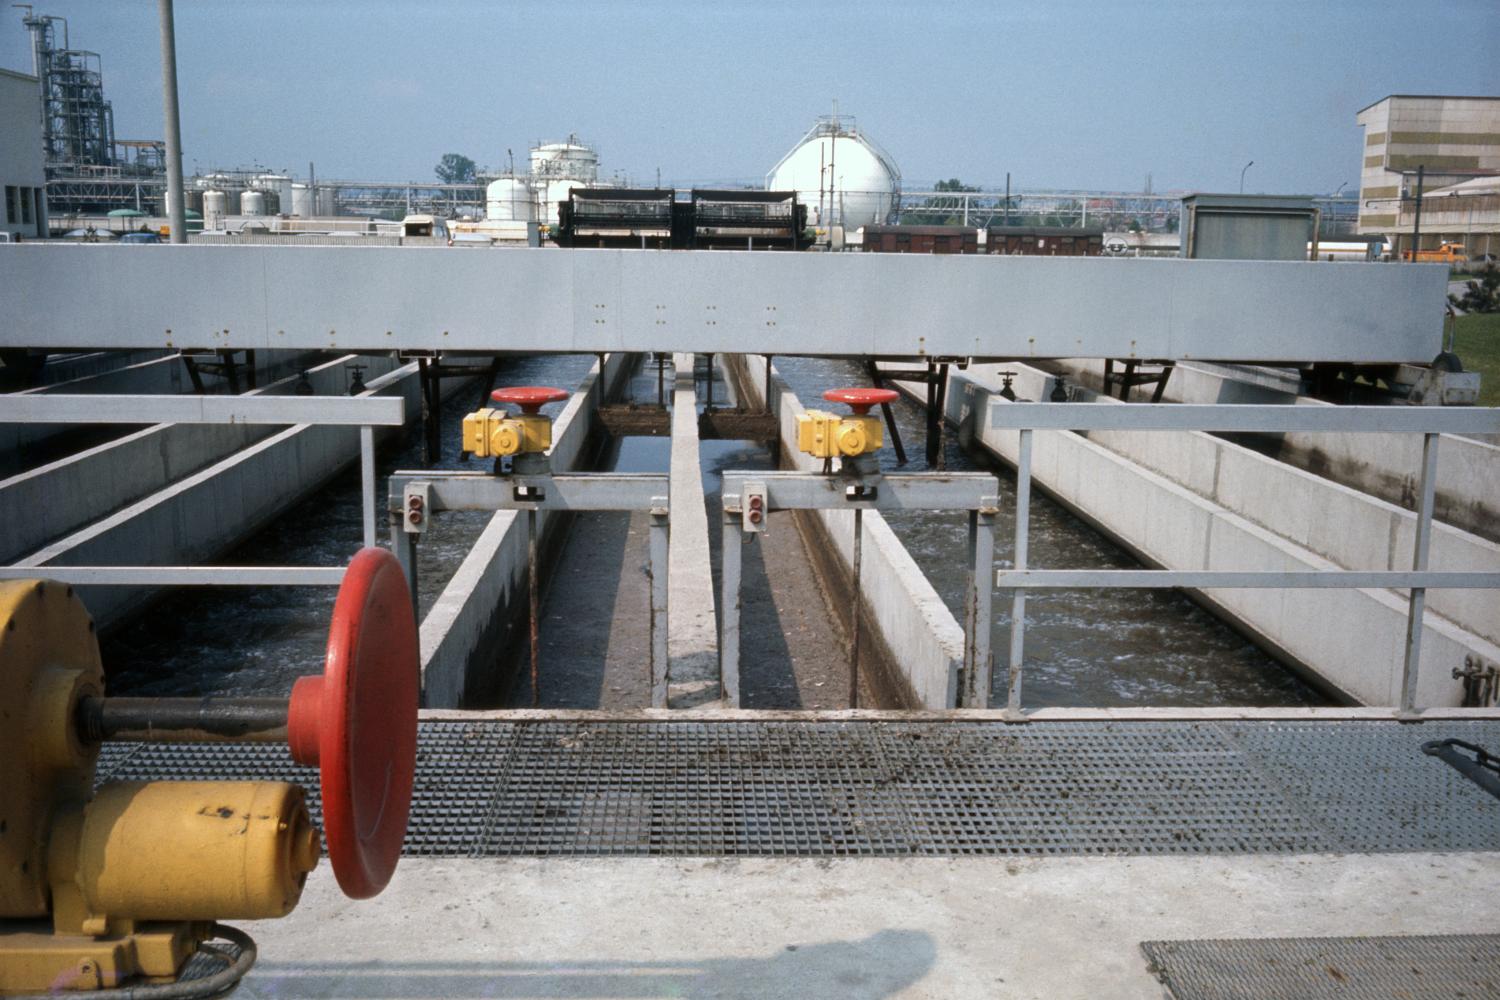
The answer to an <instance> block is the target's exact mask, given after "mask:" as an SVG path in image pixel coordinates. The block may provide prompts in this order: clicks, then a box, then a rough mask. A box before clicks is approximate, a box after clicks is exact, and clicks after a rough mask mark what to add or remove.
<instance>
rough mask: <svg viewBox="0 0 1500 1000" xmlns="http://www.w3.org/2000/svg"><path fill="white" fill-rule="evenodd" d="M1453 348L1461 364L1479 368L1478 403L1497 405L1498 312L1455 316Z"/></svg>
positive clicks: (1499, 391)
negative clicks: (1455, 328)
mask: <svg viewBox="0 0 1500 1000" xmlns="http://www.w3.org/2000/svg"><path fill="white" fill-rule="evenodd" d="M1453 350H1454V351H1455V352H1456V353H1457V354H1458V356H1459V357H1460V358H1462V359H1463V363H1464V368H1466V369H1468V370H1469V371H1475V372H1479V373H1480V376H1481V379H1480V383H1479V405H1480V406H1500V313H1470V314H1469V315H1467V316H1460V317H1458V330H1457V331H1456V332H1455V333H1454V335H1453Z"/></svg>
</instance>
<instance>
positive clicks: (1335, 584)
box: [995, 569, 1500, 590]
mask: <svg viewBox="0 0 1500 1000" xmlns="http://www.w3.org/2000/svg"><path fill="white" fill-rule="evenodd" d="M995 586H997V587H1024V588H1025V589H1027V590H1086V589H1090V588H1107V587H1128V588H1132V589H1161V588H1166V587H1187V588H1190V589H1192V590H1213V589H1215V588H1224V589H1237V588H1271V589H1278V590H1279V589H1299V590H1324V589H1340V588H1342V589H1356V590H1363V589H1378V588H1384V587H1392V588H1397V589H1406V588H1409V587H1417V588H1425V589H1427V590H1440V589H1442V588H1445V587H1451V588H1455V589H1461V590H1486V589H1492V588H1500V573H1464V572H1456V573H1448V572H1440V571H1436V570H1424V571H1407V570H1372V571H1364V570H1289V571H1287V572H1275V571H1261V570H1246V571H1239V570H1165V569H1014V570H1005V569H1002V570H999V571H997V572H996V573H995Z"/></svg>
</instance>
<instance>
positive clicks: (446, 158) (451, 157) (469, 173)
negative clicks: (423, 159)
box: [434, 153, 479, 184]
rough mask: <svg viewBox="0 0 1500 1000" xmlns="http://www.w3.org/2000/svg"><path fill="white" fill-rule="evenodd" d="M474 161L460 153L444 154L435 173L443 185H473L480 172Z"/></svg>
mask: <svg viewBox="0 0 1500 1000" xmlns="http://www.w3.org/2000/svg"><path fill="white" fill-rule="evenodd" d="M478 169H479V168H478V166H476V165H475V163H474V161H473V160H471V159H469V158H468V157H467V156H464V155H462V154H460V153H444V154H443V158H442V159H441V160H439V161H438V165H437V168H436V169H435V171H434V172H435V173H436V174H437V179H438V180H439V181H440V182H441V183H443V184H473V183H474V175H475V173H476V172H477V171H478Z"/></svg>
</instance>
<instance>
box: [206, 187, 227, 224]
mask: <svg viewBox="0 0 1500 1000" xmlns="http://www.w3.org/2000/svg"><path fill="white" fill-rule="evenodd" d="M228 214H229V196H228V195H226V194H225V193H224V192H223V191H212V190H210V191H204V192H203V228H204V229H223V228H224V216H226V215H228Z"/></svg>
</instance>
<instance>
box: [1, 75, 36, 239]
mask: <svg viewBox="0 0 1500 1000" xmlns="http://www.w3.org/2000/svg"><path fill="white" fill-rule="evenodd" d="M0 137H3V139H4V141H0V188H3V189H4V192H5V214H4V215H0V233H9V234H10V236H9V237H8V238H9V239H15V238H17V237H21V238H23V239H46V237H47V174H46V170H45V168H44V161H43V159H42V91H41V83H40V82H39V81H38V80H37V78H36V77H34V76H27V75H26V74H24V73H15V72H12V71H11V70H8V69H0Z"/></svg>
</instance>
